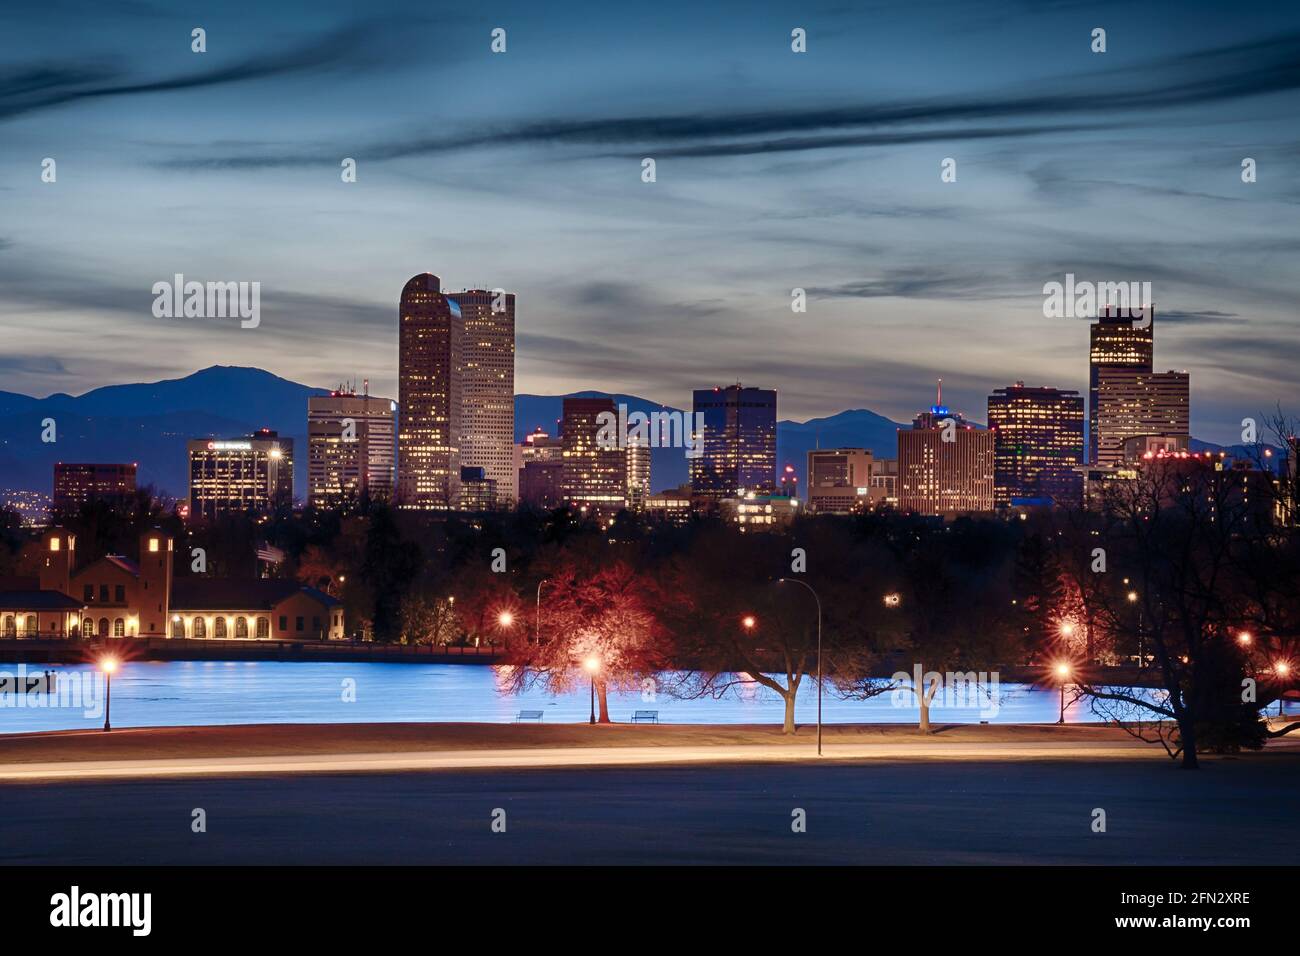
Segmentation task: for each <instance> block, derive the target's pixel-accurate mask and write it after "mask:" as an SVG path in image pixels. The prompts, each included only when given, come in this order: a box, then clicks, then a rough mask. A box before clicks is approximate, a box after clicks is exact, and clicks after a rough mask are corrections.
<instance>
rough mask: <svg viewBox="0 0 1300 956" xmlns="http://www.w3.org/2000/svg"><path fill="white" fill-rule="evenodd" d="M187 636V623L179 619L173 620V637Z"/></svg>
mask: <svg viewBox="0 0 1300 956" xmlns="http://www.w3.org/2000/svg"><path fill="white" fill-rule="evenodd" d="M184 636H185V622H184V621H182V620H181V619H180V618H179V617H174V618H172V637H184Z"/></svg>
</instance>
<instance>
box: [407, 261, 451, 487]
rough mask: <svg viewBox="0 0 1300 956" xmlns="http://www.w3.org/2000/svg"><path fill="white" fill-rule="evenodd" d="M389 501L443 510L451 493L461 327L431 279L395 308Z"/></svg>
mask: <svg viewBox="0 0 1300 956" xmlns="http://www.w3.org/2000/svg"><path fill="white" fill-rule="evenodd" d="M398 322H399V328H398V340H397V362H398V370H397V374H398V392H397V402H398V431H397V500H398V503H399V504H400V505H401V506H402V507H404V508H419V509H430V510H449V509H451V508H453V507H454V506H455V503H456V495H457V493H458V492H459V483H460V482H459V478H460V438H461V405H462V392H461V369H462V368H463V357H462V349H463V348H464V340H465V321H464V318H463V316H462V314H461V310H460V305H459V304H458V303H457V302H456V301H455V300H454V299H450V298H448V297H447V296H446V295H444V294H443V293H442V283H441V280H440V279H439V278H438V277H437V276H436V275H433V274H432V273H428V272H426V273H424V274H423V275H418V276H415V277H413V278H412V279H411V280H410V281H408V282H407V283H406V285H405V287H404V288H403V289H402V296H401V301H400V304H399V306H398Z"/></svg>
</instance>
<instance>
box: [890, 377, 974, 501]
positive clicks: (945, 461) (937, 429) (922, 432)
mask: <svg viewBox="0 0 1300 956" xmlns="http://www.w3.org/2000/svg"><path fill="white" fill-rule="evenodd" d="M993 460H994V459H993V433H992V432H989V431H987V430H982V429H977V428H975V427H974V426H973V425H970V424H968V423H967V422H966V420H965V419H964V418H963V417H962V416H961V415H960V414H957V413H955V412H951V411H949V409H948V408H947V407H946V406H945V405H944V404H943V391H942V382H941V383H940V391H939V396H938V399H937V400H936V402H935V404H934V405H931V406H930V410H929V411H928V412H922V413H921V414H920V415H918V416H917V417H916V418H915V419H914V420H913V422H912V427H911V428H900V429H899V430H898V487H899V491H898V497H899V508H900V509H901V510H903V511H914V512H916V513H917V514H922V515H953V514H962V513H966V512H979V511H992V510H993Z"/></svg>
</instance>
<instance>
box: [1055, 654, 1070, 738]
mask: <svg viewBox="0 0 1300 956" xmlns="http://www.w3.org/2000/svg"><path fill="white" fill-rule="evenodd" d="M1056 676H1057V677H1059V678H1061V716H1060V717H1059V718H1058V719H1057V721H1056V722H1057V723H1058V724H1063V723H1065V682H1066V680H1067V679H1068V678H1069V676H1070V665H1069V664H1057V665H1056Z"/></svg>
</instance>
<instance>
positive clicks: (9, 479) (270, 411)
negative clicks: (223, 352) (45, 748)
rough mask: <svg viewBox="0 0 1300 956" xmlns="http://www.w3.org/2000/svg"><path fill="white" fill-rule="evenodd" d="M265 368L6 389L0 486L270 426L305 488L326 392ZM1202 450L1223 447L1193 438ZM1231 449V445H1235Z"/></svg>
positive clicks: (781, 462)
mask: <svg viewBox="0 0 1300 956" xmlns="http://www.w3.org/2000/svg"><path fill="white" fill-rule="evenodd" d="M328 393H329V390H328V389H323V388H312V387H311V386H307V385H302V384H299V383H297V382H291V381H289V380H287V379H284V378H280V377H279V376H277V375H274V374H272V373H270V372H267V371H265V370H263V369H259V368H245V367H238V366H225V365H214V366H211V367H210V368H205V369H202V370H200V371H198V372H195V373H193V374H192V375H187V376H185V377H184V378H176V379H167V380H164V381H160V382H149V383H140V384H132V385H110V386H106V387H103V388H96V389H93V390H91V391H89V392H86V393H85V394H84V395H76V396H74V395H67V394H63V393H58V394H54V395H50V396H48V397H46V398H32V397H31V396H28V395H21V394H18V393H15V392H4V391H0V488H10V489H26V490H32V491H41V492H46V493H48V492H49V491H50V488H51V484H52V480H53V465H54V463H55V462H59V461H80V462H127V461H133V462H135V463H136V464H137V465H138V466H139V468H138V471H137V481H138V483H139V484H140V485H142V486H143V485H146V484H151V485H154V486H155V487H156V488H158V489H159V490H161V491H164V492H166V493H168V494H171V495H175V496H183V495H185V494H186V491H187V488H188V469H187V462H186V456H185V443H186V441H188V440H189V439H191V438H211V437H218V438H233V437H239V436H242V435H247V434H250V433H251V432H253V431H255V430H256V429H259V428H270V429H273V430H275V431H277V432H279V433H280V435H282V436H286V437H290V438H292V439H293V440H294V452H295V454H294V487H295V489H296V490H297V493H298V495H299V497H302V496H304V494H305V490H306V487H307V455H306V448H307V399H308V397H310V396H313V395H326V394H328ZM606 394H608V393H606V392H591V391H584V392H574V393H571V394H570V395H569V396H564V395H516V396H515V440H516V441H521V440H522V439H523V436H524V435H526V434H527V433H528V432H531V431H532V430H533V429H534V428H536V427H537V426H541V427H542V428H544V429H545V430H546V431H547V432H548V433H550V434H555V432H556V427H555V426H556V422H557V421H558V420H559V418H560V413H561V408H562V405H563V401H564V399H565V398H566V397H596V396H604V395H606ZM612 397H613V398H614V400H615V402H618V403H625V404H626V405H627V406H628V410H629V412H633V411H641V412H645V413H647V414H648V413H650V412H653V411H678V409H673V408H671V407H670V406H665V405H660V404H659V403H657V402H651V401H648V400H646V399H643V398H639V397H637V396H635V395H613V396H612ZM48 419H53V420H54V428H55V434H54V437H55V439H56V440H55V441H53V442H45V441H42V433H43V432H45V431H46V430H47V429H46V424H45V423H46V421H47V420H48ZM902 427H906V426H904V425H903V424H901V423H899V422H894V421H891V420H890V419H888V418H886V417H885V416H883V415H878V414H876V413H875V412H873V411H870V410H868V409H864V408H859V409H851V410H848V411H842V412H839V413H838V414H835V415H831V416H828V417H825V418H814V419H810V420H809V421H806V422H796V421H788V420H787V421H780V422H778V423H777V465H778V468H781V469H783V468H784V466H785V465H786V464H790V465H793V466H794V469H795V474H796V475H798V476H799V481H800V484H803V482H804V465H805V463H806V461H807V453H808V451H809V450H810V449H813V448H818V447H821V448H839V447H855V448H870V449H873V450H875V452H876V453H877V455H879V456H880V457H890V458H892V457H894V452H895V448H896V444H897V440H896V437H895V432H896V430H897V429H899V428H902ZM1195 447H1197V448H1210V449H1214V450H1218V449H1219V447H1220V446H1217V445H1211V444H1209V443H1205V442H1196V443H1195ZM1229 450H1230V451H1231V449H1229ZM686 480H687V461H686V457H685V454H684V452H683V450H682V449H680V448H656V449H652V451H651V481H652V484H653V486H654V488H655V490H659V489H662V488H671V487H675V486H677V485H680V484H682V483H684V482H685V481H686Z"/></svg>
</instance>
